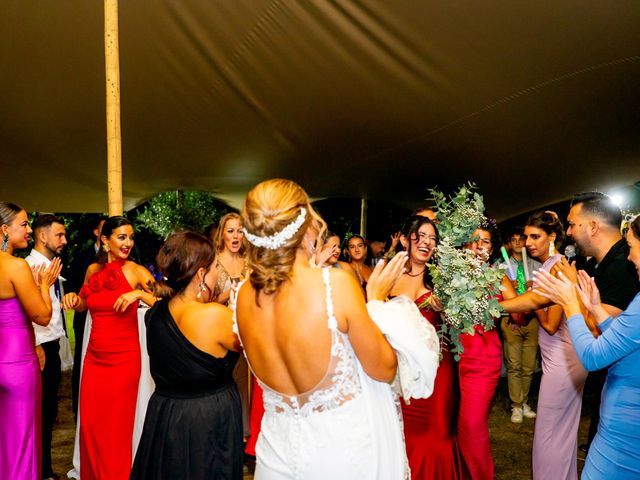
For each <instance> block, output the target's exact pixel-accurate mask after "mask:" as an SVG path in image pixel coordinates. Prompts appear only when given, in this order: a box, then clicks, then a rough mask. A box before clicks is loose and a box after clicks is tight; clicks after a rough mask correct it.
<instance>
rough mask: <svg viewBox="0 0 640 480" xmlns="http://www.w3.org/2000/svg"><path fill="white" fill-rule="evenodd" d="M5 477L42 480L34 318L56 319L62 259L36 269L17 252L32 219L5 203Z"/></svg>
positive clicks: (0, 291) (0, 364)
mask: <svg viewBox="0 0 640 480" xmlns="http://www.w3.org/2000/svg"><path fill="white" fill-rule="evenodd" d="M0 228H1V230H0V234H1V235H0V240H1V241H2V247H1V249H0V250H1V251H0V478H3V479H5V478H6V479H20V480H40V478H41V474H40V463H41V462H40V455H41V451H40V449H41V442H40V432H41V425H40V413H41V408H40V402H41V400H42V393H41V376H40V365H39V362H38V357H37V356H36V351H35V337H34V333H33V326H32V325H31V322H34V323H36V324H38V325H48V324H49V320H51V297H50V296H49V289H50V287H51V285H53V283H54V282H55V281H56V279H57V278H58V275H59V274H60V259H57V258H56V259H54V260H53V261H52V262H51V265H50V266H49V267H48V268H47V269H46V270H39V271H37V273H36V276H37V278H38V285H36V282H35V281H34V275H33V273H32V271H31V269H30V268H29V265H28V264H27V262H25V261H24V259H22V258H16V257H14V256H13V250H14V249H16V248H27V245H28V242H29V234H30V233H31V228H30V227H29V219H28V217H27V212H25V211H24V210H23V209H22V208H20V207H19V206H17V205H15V204H12V203H6V202H0Z"/></svg>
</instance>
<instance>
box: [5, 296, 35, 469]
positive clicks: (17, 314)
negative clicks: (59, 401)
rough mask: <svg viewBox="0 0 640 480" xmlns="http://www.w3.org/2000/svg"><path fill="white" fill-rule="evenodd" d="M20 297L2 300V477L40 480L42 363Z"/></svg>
mask: <svg viewBox="0 0 640 480" xmlns="http://www.w3.org/2000/svg"><path fill="white" fill-rule="evenodd" d="M35 343H36V342H35V337H34V333H33V327H32V326H31V322H30V321H29V319H28V318H27V316H26V314H25V313H24V310H23V309H22V306H21V305H20V302H19V301H18V299H17V298H15V297H14V298H7V299H4V300H0V478H2V479H5V478H6V479H16V480H18V479H20V480H40V453H41V452H40V448H41V446H40V445H41V444H40V435H41V425H40V414H41V408H40V402H41V401H42V393H41V392H42V390H41V389H42V386H41V376H40V365H39V363H38V357H37V355H36V351H35Z"/></svg>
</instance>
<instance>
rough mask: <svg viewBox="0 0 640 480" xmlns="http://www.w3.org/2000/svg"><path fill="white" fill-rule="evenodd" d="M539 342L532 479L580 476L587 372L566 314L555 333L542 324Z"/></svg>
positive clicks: (561, 479)
mask: <svg viewBox="0 0 640 480" xmlns="http://www.w3.org/2000/svg"><path fill="white" fill-rule="evenodd" d="M561 258H562V256H561V255H554V256H552V257H550V258H549V259H548V260H547V261H546V262H544V264H543V265H542V267H541V268H543V269H545V270H547V271H549V270H551V267H552V266H553V265H554V264H555V263H556V262H558V261H559V260H560V259H561ZM534 286H535V285H534ZM538 344H539V345H540V355H541V357H542V380H541V382H540V393H539V395H538V411H537V413H538V416H537V418H536V426H535V431H534V434H533V462H532V463H533V478H534V479H539V480H546V479H549V478H553V479H557V480H566V479H577V478H578V466H577V459H576V452H577V449H578V426H579V424H580V409H581V407H582V390H583V388H584V382H585V380H586V379H587V371H586V370H585V369H584V367H583V366H582V364H581V363H580V360H579V359H578V356H577V355H576V352H575V350H574V348H573V344H572V343H571V336H570V335H569V330H568V328H567V324H566V318H564V316H563V317H562V320H561V322H560V328H558V331H557V332H556V333H555V334H554V335H549V334H548V333H547V332H546V330H544V329H543V328H542V327H539V331H538Z"/></svg>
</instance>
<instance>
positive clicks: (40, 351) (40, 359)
mask: <svg viewBox="0 0 640 480" xmlns="http://www.w3.org/2000/svg"><path fill="white" fill-rule="evenodd" d="M36 355H37V356H38V363H39V364H40V371H42V370H44V364H45V363H46V362H47V357H46V355H45V353H44V348H42V345H36Z"/></svg>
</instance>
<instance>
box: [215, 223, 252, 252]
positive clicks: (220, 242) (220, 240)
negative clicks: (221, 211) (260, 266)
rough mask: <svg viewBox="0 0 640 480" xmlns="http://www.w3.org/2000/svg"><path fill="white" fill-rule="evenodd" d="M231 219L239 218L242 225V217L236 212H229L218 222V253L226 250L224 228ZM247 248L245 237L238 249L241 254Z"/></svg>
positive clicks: (216, 244)
mask: <svg viewBox="0 0 640 480" xmlns="http://www.w3.org/2000/svg"><path fill="white" fill-rule="evenodd" d="M229 220H238V221H239V222H240V226H241V227H242V217H240V215H239V214H237V213H235V212H231V213H227V214H226V215H225V216H224V217H222V218H221V219H220V222H219V223H218V229H217V230H216V241H215V247H216V251H217V252H218V253H222V251H223V250H224V230H225V228H226V226H227V222H228V221H229ZM246 249H247V248H246V239H244V240H243V241H242V245H241V246H240V250H238V253H239V254H240V255H244V253H245V251H246Z"/></svg>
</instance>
